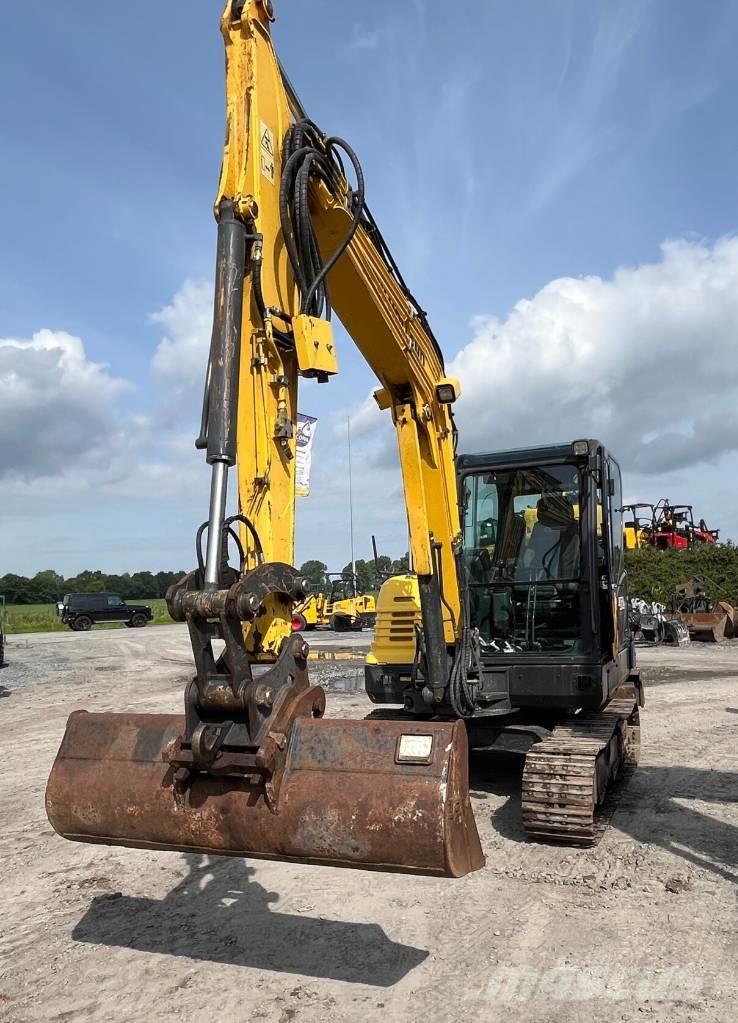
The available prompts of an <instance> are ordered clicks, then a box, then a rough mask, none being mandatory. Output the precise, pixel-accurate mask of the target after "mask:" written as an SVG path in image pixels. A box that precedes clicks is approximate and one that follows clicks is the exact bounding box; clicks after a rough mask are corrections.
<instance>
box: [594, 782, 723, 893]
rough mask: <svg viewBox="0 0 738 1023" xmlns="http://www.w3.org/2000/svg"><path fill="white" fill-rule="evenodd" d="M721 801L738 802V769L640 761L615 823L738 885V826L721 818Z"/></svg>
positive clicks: (640, 839) (631, 835)
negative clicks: (677, 765)
mask: <svg viewBox="0 0 738 1023" xmlns="http://www.w3.org/2000/svg"><path fill="white" fill-rule="evenodd" d="M690 804H691V805H690ZM720 806H727V807H731V806H732V807H735V806H738V774H736V773H734V772H732V771H720V770H712V769H710V768H705V767H702V768H700V767H672V766H668V767H667V766H658V765H653V766H651V765H645V764H641V766H640V767H638V768H637V769H636V770H635V771H634V773H633V776H632V778H630V779H629V781H628V784H627V786H626V787H625V789H624V790H623V792H622V794H621V797H620V799H619V801H618V807H617V812H616V813H615V815H614V817H613V819H612V822H611V824H610V826H611V827H615V828H617V830H618V831H621V832H622V833H623V834H626V835H630V837H631V838H635V839H636V840H637V841H639V842H644V843H648V844H649V845H655V846H658V847H660V848H662V849H664V850H666V851H667V852H670V853H672V854H673V855H675V856H679V857H681V858H682V859H684V860H686V861H687V862H688V863H692V864H694V865H695V866H697V867H700V868H702V869H703V870H706V871H710V872H711V873H713V874H716V875H717V876H718V877H722V878H724V879H725V880H727V881H731V882H732V883H733V884H738V827H736V826H735V825H734V824H731V823H730V822H729V821H726V820H721V819H720V817H719V814H720V810H719V807H720Z"/></svg>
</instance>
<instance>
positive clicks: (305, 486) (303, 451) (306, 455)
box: [295, 412, 318, 497]
mask: <svg viewBox="0 0 738 1023" xmlns="http://www.w3.org/2000/svg"><path fill="white" fill-rule="evenodd" d="M317 425H318V420H317V419H314V418H313V417H312V416H304V415H303V414H302V412H298V413H297V458H296V460H295V461H296V466H295V493H296V495H297V496H298V497H307V496H308V494H309V493H310V464H311V461H312V455H313V437H314V436H315V428H316V426H317Z"/></svg>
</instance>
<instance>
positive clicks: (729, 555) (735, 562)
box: [625, 544, 738, 604]
mask: <svg viewBox="0 0 738 1023" xmlns="http://www.w3.org/2000/svg"><path fill="white" fill-rule="evenodd" d="M625 567H626V569H627V571H628V591H629V593H630V595H631V597H643V598H644V599H646V600H656V601H658V602H659V603H662V604H668V602H669V601H670V600H671V598H672V596H673V595H674V593H675V592H676V590H677V589H678V588H679V587H680V586H683V585H685V584H686V583H689V582H690V581H691V580H692V579H693V578H694V577H695V576H702V577H703V578H704V581H705V590H706V592H707V593H708V595H709V596H710V597H711V598H712V600H715V601H717V600H727V601H729V602H730V603H731V604H736V603H737V602H738V547H735V546H734V545H733V544H726V545H725V546H723V545H722V544H721V545H717V544H704V545H701V546H699V547H692V548H690V549H689V550H686V551H682V550H667V551H659V550H656V548H654V547H644V548H643V549H642V550H635V551H626V552H625Z"/></svg>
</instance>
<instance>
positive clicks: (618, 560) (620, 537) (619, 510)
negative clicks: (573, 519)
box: [604, 455, 628, 657]
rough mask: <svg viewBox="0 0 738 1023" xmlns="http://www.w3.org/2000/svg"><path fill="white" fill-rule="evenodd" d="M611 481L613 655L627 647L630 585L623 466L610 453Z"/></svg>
mask: <svg viewBox="0 0 738 1023" xmlns="http://www.w3.org/2000/svg"><path fill="white" fill-rule="evenodd" d="M604 468H605V470H606V475H607V482H606V485H605V497H604V502H605V507H606V510H607V514H606V516H605V518H606V521H607V530H606V535H607V554H608V559H607V560H608V579H609V588H610V606H611V607H612V615H613V631H614V636H613V657H616V656H617V654H618V652H619V651H620V650H622V649H623V647H624V646H625V642H626V632H627V626H628V592H627V589H628V586H627V576H626V573H625V534H624V524H623V481H622V476H621V474H620V466H619V465H618V463H617V462H616V461H615V459H614V458H613V457H612V456H611V455H608V456H607V458H606V459H605V464H604Z"/></svg>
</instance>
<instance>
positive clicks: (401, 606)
mask: <svg viewBox="0 0 738 1023" xmlns="http://www.w3.org/2000/svg"><path fill="white" fill-rule="evenodd" d="M420 622H421V618H420V591H419V589H418V577H417V576H416V575H413V574H411V573H409V572H408V573H406V574H405V575H396V576H392V577H391V578H390V579H388V580H387V581H386V582H385V583H383V584H382V588H381V590H380V591H379V600H378V601H377V624H376V626H375V628H374V638H373V640H372V646H371V650H370V651H369V655H368V656H367V659H366V662H367V664H406V665H411V664H412V663H413V661H414V660H415V651H416V645H417V638H416V637H417V631H416V630H417V627H418V626H419V625H420Z"/></svg>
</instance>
